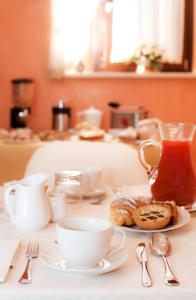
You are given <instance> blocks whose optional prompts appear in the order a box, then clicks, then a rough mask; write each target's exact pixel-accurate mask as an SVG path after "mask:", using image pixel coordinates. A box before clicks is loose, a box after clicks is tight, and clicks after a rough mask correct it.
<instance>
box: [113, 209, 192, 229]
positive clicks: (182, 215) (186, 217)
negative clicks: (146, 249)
mask: <svg viewBox="0 0 196 300" xmlns="http://www.w3.org/2000/svg"><path fill="white" fill-rule="evenodd" d="M177 210H178V221H177V224H175V225H169V226H167V227H165V228H162V229H156V230H147V229H141V228H139V227H138V226H137V225H134V226H130V227H126V226H119V227H120V228H121V229H124V230H125V231H127V232H128V231H133V232H148V233H153V232H164V231H170V230H176V229H178V228H180V227H182V226H184V225H186V224H187V223H188V222H189V221H190V219H191V215H190V213H189V212H188V211H187V210H186V209H184V208H181V207H177Z"/></svg>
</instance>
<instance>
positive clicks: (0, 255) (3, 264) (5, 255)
mask: <svg viewBox="0 0 196 300" xmlns="http://www.w3.org/2000/svg"><path fill="white" fill-rule="evenodd" d="M19 243H20V241H19V240H0V282H4V281H5V279H6V276H7V274H8V272H9V269H10V266H11V264H12V260H13V258H14V256H15V253H16V250H17V248H18V246H19Z"/></svg>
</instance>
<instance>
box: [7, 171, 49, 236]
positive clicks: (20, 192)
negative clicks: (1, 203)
mask: <svg viewBox="0 0 196 300" xmlns="http://www.w3.org/2000/svg"><path fill="white" fill-rule="evenodd" d="M46 180H47V175H45V174H35V175H31V176H27V177H25V178H23V179H22V180H21V181H18V182H16V183H14V184H13V185H11V186H8V187H7V188H6V189H5V194H4V197H5V205H6V207H7V212H8V214H9V215H10V217H11V221H12V222H13V223H14V225H15V226H16V227H17V228H18V229H20V230H25V231H35V230H40V229H42V228H44V227H45V226H46V225H47V224H48V222H49V219H50V211H49V206H48V203H47V198H46V192H45V184H46ZM13 191H14V195H13Z"/></svg>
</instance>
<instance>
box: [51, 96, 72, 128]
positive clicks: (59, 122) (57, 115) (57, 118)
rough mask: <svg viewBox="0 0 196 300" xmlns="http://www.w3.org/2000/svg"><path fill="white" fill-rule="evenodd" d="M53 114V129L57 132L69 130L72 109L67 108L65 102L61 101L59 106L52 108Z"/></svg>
mask: <svg viewBox="0 0 196 300" xmlns="http://www.w3.org/2000/svg"><path fill="white" fill-rule="evenodd" d="M52 112H53V120H52V128H53V129H54V130H57V131H66V130H68V128H69V125H70V117H71V108H70V107H68V106H65V104H64V101H63V100H59V101H58V105H57V106H54V107H53V108H52Z"/></svg>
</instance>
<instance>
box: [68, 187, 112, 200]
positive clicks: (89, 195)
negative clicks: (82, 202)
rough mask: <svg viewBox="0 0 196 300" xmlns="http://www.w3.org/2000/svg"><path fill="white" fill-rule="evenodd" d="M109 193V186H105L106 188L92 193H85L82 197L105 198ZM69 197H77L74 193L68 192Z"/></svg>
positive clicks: (100, 188)
mask: <svg viewBox="0 0 196 300" xmlns="http://www.w3.org/2000/svg"><path fill="white" fill-rule="evenodd" d="M108 191H109V186H106V185H104V186H101V187H98V188H97V189H96V190H95V191H92V192H83V193H82V197H84V198H96V197H100V196H103V195H104V194H105V193H107V192H108ZM68 195H69V196H70V197H76V196H77V195H76V194H75V193H74V192H72V191H68Z"/></svg>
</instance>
